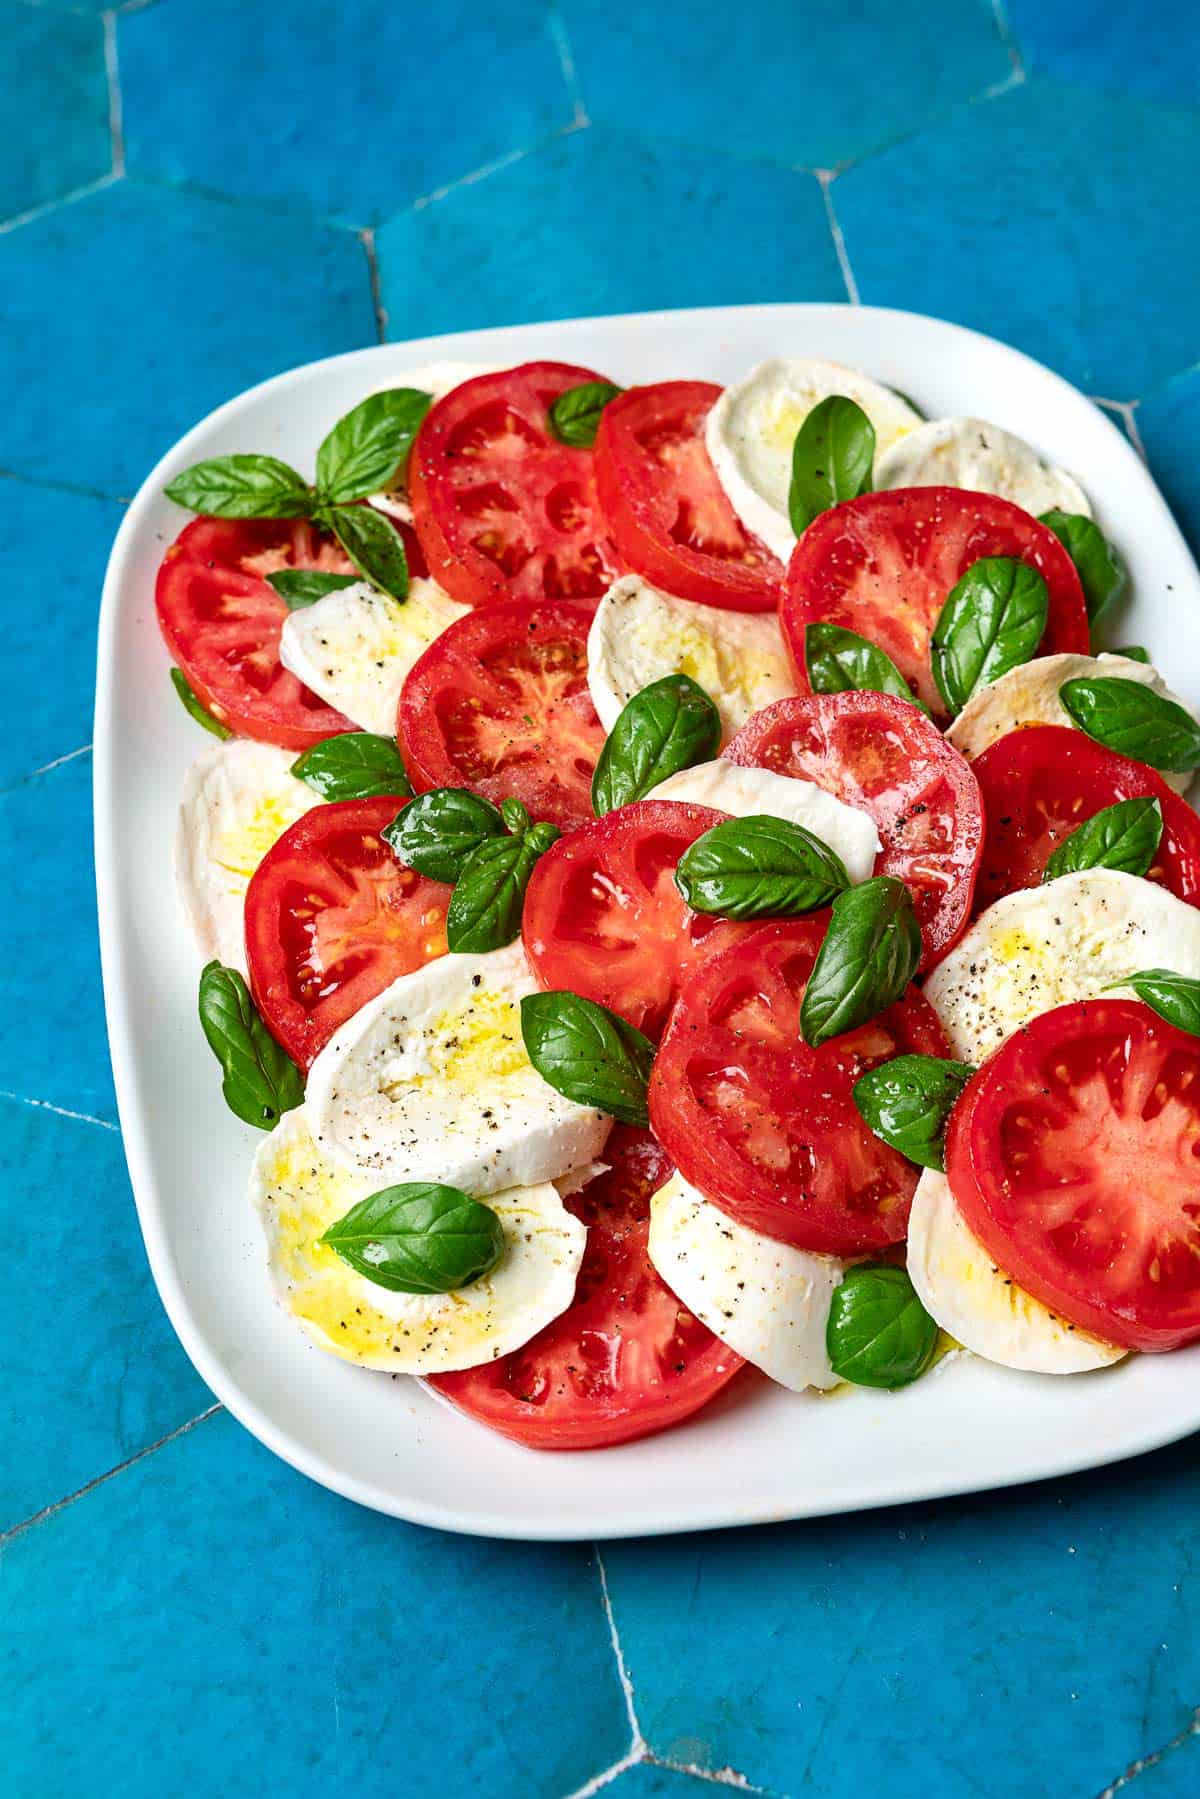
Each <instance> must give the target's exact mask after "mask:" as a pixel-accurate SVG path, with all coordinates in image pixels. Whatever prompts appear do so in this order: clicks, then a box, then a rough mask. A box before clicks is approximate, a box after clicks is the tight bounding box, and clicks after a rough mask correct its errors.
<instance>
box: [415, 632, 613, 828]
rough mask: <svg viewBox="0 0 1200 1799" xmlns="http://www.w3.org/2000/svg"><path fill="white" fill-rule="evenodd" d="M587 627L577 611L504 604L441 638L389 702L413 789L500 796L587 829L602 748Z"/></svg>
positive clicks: (536, 814) (538, 815)
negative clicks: (395, 711)
mask: <svg viewBox="0 0 1200 1799" xmlns="http://www.w3.org/2000/svg"><path fill="white" fill-rule="evenodd" d="M591 620H592V613H591V608H590V607H587V606H570V605H567V604H565V603H563V602H559V603H557V604H555V605H551V604H549V603H544V604H541V605H531V604H529V603H528V602H527V601H525V600H511V601H509V602H508V603H507V604H506V605H502V606H488V607H485V608H484V609H483V610H481V611H479V612H475V613H472V614H470V615H469V616H468V617H465V618H460V619H456V620H455V622H454V623H453V624H452V625H450V626H449V627H448V628H447V629H446V630H445V631H443V632H442V634H441V636H440V637H439V638H437V640H436V641H435V642H434V643H432V644H430V646H429V648H428V649H427V650H426V651H425V653H424V655H423V656H422V657H421V658H420V660H419V661H418V662H416V663H415V664H414V666H413V668H412V669H411V670H410V671H409V675H408V679H407V680H406V681H405V683H404V691H403V693H402V694H401V697H400V719H399V732H400V743H401V747H402V748H403V750H404V756H405V763H406V766H407V768H408V772H409V775H410V776H411V778H412V781H413V784H414V786H416V787H417V788H419V789H420V790H421V791H422V792H425V791H427V790H428V789H429V788H431V787H471V788H474V790H475V792H476V793H482V794H483V795H484V797H485V798H486V799H490V800H494V801H495V802H496V803H497V804H499V802H500V801H501V800H502V799H507V798H508V797H509V795H512V796H513V797H515V798H516V799H519V800H521V801H522V802H523V803H524V804H525V805H526V806H527V807H528V808H529V811H530V813H531V815H532V816H533V817H534V818H535V819H537V818H545V819H549V820H550V822H551V823H552V824H556V825H558V826H559V827H560V828H561V829H563V830H570V829H571V828H572V827H573V826H574V825H577V824H580V823H582V822H583V820H585V819H589V818H591V817H592V802H591V784H592V771H593V770H594V768H595V766H596V758H597V756H598V755H599V754H600V749H601V746H602V744H603V742H604V730H603V727H602V726H601V723H600V720H599V719H598V718H597V717H596V712H595V708H594V707H593V705H592V698H591V695H590V694H589V692H588V685H587V634H588V626H589V625H590V624H591Z"/></svg>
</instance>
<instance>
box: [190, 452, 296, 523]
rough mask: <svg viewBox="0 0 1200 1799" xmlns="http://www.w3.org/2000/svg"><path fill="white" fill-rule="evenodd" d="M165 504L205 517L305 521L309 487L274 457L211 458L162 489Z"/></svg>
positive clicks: (285, 464) (292, 469) (196, 464)
mask: <svg viewBox="0 0 1200 1799" xmlns="http://www.w3.org/2000/svg"><path fill="white" fill-rule="evenodd" d="M163 492H164V493H165V494H166V496H167V498H168V500H174V501H175V503H176V505H177V506H186V507H187V508H188V510H189V511H190V512H200V513H203V514H204V516H205V517H206V518H307V517H308V515H309V513H310V512H311V511H312V510H313V506H314V504H315V500H314V495H313V491H312V489H311V487H309V485H308V483H307V481H305V479H304V477H303V475H298V474H297V473H296V471H295V469H294V468H289V467H288V465H287V463H286V462H280V461H278V460H277V459H276V457H274V456H214V457H212V458H211V459H210V460H209V461H207V462H194V463H193V464H192V466H191V468H185V469H184V470H183V472H182V474H179V475H176V477H175V479H174V480H173V481H168V483H167V485H166V486H165V487H164V488H163Z"/></svg>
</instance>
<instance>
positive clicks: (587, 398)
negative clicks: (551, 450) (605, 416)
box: [550, 381, 625, 450]
mask: <svg viewBox="0 0 1200 1799" xmlns="http://www.w3.org/2000/svg"><path fill="white" fill-rule="evenodd" d="M624 391H625V390H624V388H622V387H616V386H614V384H613V383H612V382H611V381H581V382H580V384H579V386H578V387H568V388H567V389H566V390H565V391H564V392H563V393H561V394H559V396H558V398H557V399H556V400H551V402H550V430H551V432H552V433H553V435H554V436H555V437H557V439H558V441H559V443H560V444H570V445H571V446H572V448H573V449H577V450H590V449H591V447H592V445H593V444H594V443H595V441H596V433H597V431H598V430H599V429H600V414H601V413H602V412H603V411H604V408H605V407H606V406H607V405H608V402H609V401H610V400H615V399H616V397H617V395H618V394H619V393H624Z"/></svg>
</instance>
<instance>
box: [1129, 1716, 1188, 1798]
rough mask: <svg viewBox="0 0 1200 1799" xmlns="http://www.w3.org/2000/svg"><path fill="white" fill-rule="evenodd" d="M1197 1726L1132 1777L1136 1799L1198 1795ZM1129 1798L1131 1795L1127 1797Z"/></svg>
mask: <svg viewBox="0 0 1200 1799" xmlns="http://www.w3.org/2000/svg"><path fill="white" fill-rule="evenodd" d="M1197 1728H1198V1726H1195V1725H1194V1726H1193V1729H1192V1733H1191V1734H1190V1735H1189V1736H1186V1737H1185V1738H1184V1739H1183V1741H1182V1742H1180V1743H1175V1744H1173V1745H1172V1746H1171V1748H1169V1749H1167V1750H1166V1751H1165V1752H1164V1753H1163V1755H1162V1756H1161V1757H1160V1758H1159V1760H1158V1761H1154V1762H1151V1763H1150V1765H1149V1767H1146V1768H1142V1769H1140V1770H1139V1771H1138V1773H1137V1774H1135V1776H1134V1779H1135V1780H1136V1781H1137V1795H1136V1799H1196V1795H1197V1793H1200V1737H1198V1736H1197V1735H1196V1730H1197ZM1130 1799H1133V1796H1132V1795H1131V1796H1130Z"/></svg>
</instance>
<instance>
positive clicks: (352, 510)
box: [329, 506, 408, 600]
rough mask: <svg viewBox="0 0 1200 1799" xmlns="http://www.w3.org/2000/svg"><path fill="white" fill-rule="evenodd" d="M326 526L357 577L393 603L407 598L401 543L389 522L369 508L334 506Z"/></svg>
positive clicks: (402, 545)
mask: <svg viewBox="0 0 1200 1799" xmlns="http://www.w3.org/2000/svg"><path fill="white" fill-rule="evenodd" d="M329 523H330V527H331V528H332V530H333V532H334V534H335V536H336V537H337V540H338V542H339V543H340V544H341V546H342V548H343V549H344V550H345V552H346V554H347V556H349V558H350V560H351V562H352V563H353V564H354V566H355V568H356V569H357V570H358V572H359V574H360V575H364V576H365V577H366V579H367V580H368V581H369V582H370V583H371V585H372V587H377V588H378V589H379V591H380V593H386V594H388V595H390V597H391V598H392V599H393V600H406V599H407V598H408V558H407V556H406V555H405V554H404V539H403V538H402V537H401V535H400V533H399V531H397V529H396V527H395V525H393V523H392V521H391V519H390V518H385V517H384V515H383V513H382V512H376V511H375V510H374V509H373V507H370V506H335V507H334V508H333V510H332V511H331V512H330V513H329Z"/></svg>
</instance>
